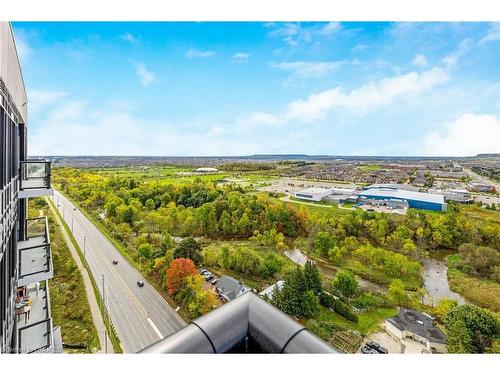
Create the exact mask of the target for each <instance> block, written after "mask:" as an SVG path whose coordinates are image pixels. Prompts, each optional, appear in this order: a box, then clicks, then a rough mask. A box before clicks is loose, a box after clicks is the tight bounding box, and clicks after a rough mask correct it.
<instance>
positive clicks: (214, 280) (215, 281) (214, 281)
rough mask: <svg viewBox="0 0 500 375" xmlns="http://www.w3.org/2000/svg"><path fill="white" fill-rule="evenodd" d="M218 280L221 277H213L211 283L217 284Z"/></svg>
mask: <svg viewBox="0 0 500 375" xmlns="http://www.w3.org/2000/svg"><path fill="white" fill-rule="evenodd" d="M217 281H219V279H213V280H212V281H211V284H212V285H215V284H217Z"/></svg>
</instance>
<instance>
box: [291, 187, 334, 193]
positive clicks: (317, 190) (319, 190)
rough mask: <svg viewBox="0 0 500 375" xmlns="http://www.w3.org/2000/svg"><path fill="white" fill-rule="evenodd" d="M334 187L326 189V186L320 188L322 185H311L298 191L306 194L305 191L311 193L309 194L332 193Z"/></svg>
mask: <svg viewBox="0 0 500 375" xmlns="http://www.w3.org/2000/svg"><path fill="white" fill-rule="evenodd" d="M331 192H332V189H325V188H320V187H310V188H306V189H302V190H300V191H297V193H299V194H304V193H306V194H307V193H309V194H328V193H331Z"/></svg>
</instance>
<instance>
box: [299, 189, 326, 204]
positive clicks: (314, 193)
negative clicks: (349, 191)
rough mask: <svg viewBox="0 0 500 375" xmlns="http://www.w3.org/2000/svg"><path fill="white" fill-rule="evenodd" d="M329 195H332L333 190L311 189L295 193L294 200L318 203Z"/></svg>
mask: <svg viewBox="0 0 500 375" xmlns="http://www.w3.org/2000/svg"><path fill="white" fill-rule="evenodd" d="M331 194H333V188H332V189H325V188H318V187H311V188H307V189H303V190H300V191H297V192H296V193H295V198H297V199H305V200H308V201H314V202H319V201H321V200H322V199H324V198H326V197H328V196H329V195H331Z"/></svg>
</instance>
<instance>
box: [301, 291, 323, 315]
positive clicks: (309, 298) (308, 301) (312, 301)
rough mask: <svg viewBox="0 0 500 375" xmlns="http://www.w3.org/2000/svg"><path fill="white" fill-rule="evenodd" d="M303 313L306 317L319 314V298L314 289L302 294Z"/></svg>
mask: <svg viewBox="0 0 500 375" xmlns="http://www.w3.org/2000/svg"><path fill="white" fill-rule="evenodd" d="M301 314H302V315H303V316H305V317H306V318H314V317H315V316H317V315H318V314H319V298H318V296H317V295H316V294H315V293H314V292H313V291H312V290H307V291H306V292H305V293H304V295H303V296H302V306H301Z"/></svg>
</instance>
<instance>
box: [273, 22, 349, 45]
mask: <svg viewBox="0 0 500 375" xmlns="http://www.w3.org/2000/svg"><path fill="white" fill-rule="evenodd" d="M265 27H266V28H267V29H270V30H271V31H270V32H269V33H268V35H269V36H270V37H273V38H280V39H281V40H282V41H283V42H285V43H287V44H288V45H289V46H292V47H295V46H298V45H300V44H303V43H308V42H312V41H315V40H317V39H318V38H321V37H323V38H324V37H328V36H331V35H334V34H336V33H338V32H339V31H341V30H342V25H341V24H340V22H329V23H327V24H326V25H325V24H324V23H318V24H313V25H306V26H304V25H303V24H301V23H294V22H288V23H285V24H279V26H277V24H274V23H273V24H269V25H266V26H265Z"/></svg>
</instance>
